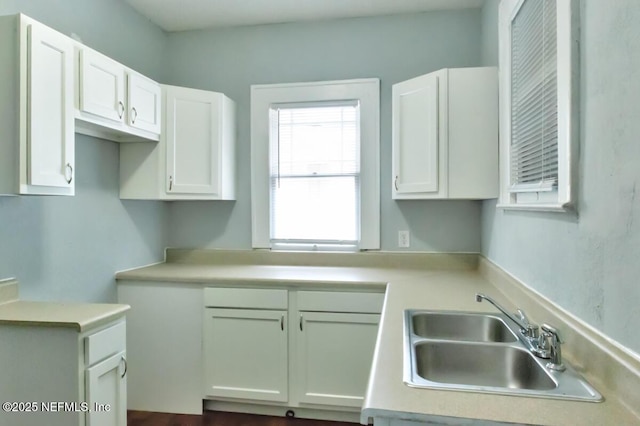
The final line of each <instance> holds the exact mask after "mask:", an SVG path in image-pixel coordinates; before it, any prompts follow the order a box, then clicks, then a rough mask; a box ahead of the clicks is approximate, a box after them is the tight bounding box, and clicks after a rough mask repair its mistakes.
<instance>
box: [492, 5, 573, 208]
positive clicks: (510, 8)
mask: <svg viewBox="0 0 640 426" xmlns="http://www.w3.org/2000/svg"><path fill="white" fill-rule="evenodd" d="M525 1H531V0H501V2H500V6H499V65H500V68H499V69H500V86H499V88H500V198H499V201H498V207H499V208H503V209H518V210H533V211H552V212H565V211H573V210H575V209H576V202H577V185H576V183H577V160H578V155H579V151H578V142H579V116H578V111H579V104H578V102H579V99H578V92H579V91H578V89H579V84H580V83H579V69H580V67H579V65H580V64H579V60H578V42H579V25H578V23H579V17H578V10H579V9H578V6H579V4H578V3H577V1H576V0H557V2H556V8H557V10H556V14H557V16H556V19H557V29H556V31H557V55H558V58H557V67H558V69H557V91H558V184H557V191H539V192H537V191H530V192H528V193H520V194H519V195H520V196H518V195H516V194H515V193H513V192H511V191H510V188H511V22H512V20H513V18H514V17H515V16H516V14H517V12H518V11H519V9H520V7H521V6H522V4H523V3H524V2H525ZM535 1H537V0H535Z"/></svg>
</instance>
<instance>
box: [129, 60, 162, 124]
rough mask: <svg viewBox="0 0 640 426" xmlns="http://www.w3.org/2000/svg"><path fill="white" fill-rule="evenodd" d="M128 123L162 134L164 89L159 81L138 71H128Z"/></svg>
mask: <svg viewBox="0 0 640 426" xmlns="http://www.w3.org/2000/svg"><path fill="white" fill-rule="evenodd" d="M127 105H128V107H129V109H128V113H127V124H129V126H131V127H135V128H136V129H140V130H146V131H148V132H151V133H156V134H160V122H161V121H160V120H161V118H160V117H161V115H162V111H161V105H162V89H161V87H160V85H159V84H158V83H156V82H155V81H153V80H150V79H148V78H146V77H144V76H142V75H140V74H138V73H135V72H132V71H129V72H128V73H127Z"/></svg>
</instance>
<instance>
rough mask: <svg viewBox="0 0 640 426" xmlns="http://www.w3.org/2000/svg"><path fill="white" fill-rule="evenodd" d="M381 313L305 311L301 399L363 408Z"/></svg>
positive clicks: (302, 318)
mask: <svg viewBox="0 0 640 426" xmlns="http://www.w3.org/2000/svg"><path fill="white" fill-rule="evenodd" d="M379 320H380V315H377V314H349V313H333V312H301V313H300V318H299V319H298V321H299V336H298V339H297V342H298V343H297V361H298V374H297V377H296V380H297V382H298V386H297V389H298V392H299V394H298V400H299V401H300V402H303V403H310V404H323V405H337V406H347V407H361V406H362V401H363V400H364V394H365V392H366V389H367V382H368V380H369V371H370V369H371V362H372V359H373V351H374V348H375V344H376V337H377V334H378V322H379Z"/></svg>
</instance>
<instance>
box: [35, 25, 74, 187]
mask: <svg viewBox="0 0 640 426" xmlns="http://www.w3.org/2000/svg"><path fill="white" fill-rule="evenodd" d="M27 38H28V86H29V87H28V100H27V103H28V111H29V113H28V119H27V120H28V133H27V135H28V136H27V150H28V162H27V164H28V166H27V183H28V184H29V185H37V186H47V187H58V188H65V189H67V188H73V186H74V184H73V166H74V115H73V93H74V90H73V44H72V41H71V39H69V38H67V37H65V36H63V35H62V34H60V33H58V32H56V31H54V30H51V29H49V28H47V27H45V26H42V25H37V24H31V25H29V27H28V29H27ZM67 193H68V192H65V194H67Z"/></svg>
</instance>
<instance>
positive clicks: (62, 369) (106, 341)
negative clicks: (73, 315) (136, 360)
mask: <svg viewBox="0 0 640 426" xmlns="http://www.w3.org/2000/svg"><path fill="white" fill-rule="evenodd" d="M0 341H3V342H11V345H1V346H0V365H3V366H5V368H4V369H3V378H2V383H3V384H2V386H0V400H2V401H3V402H10V403H14V404H15V407H9V408H11V409H10V410H6V409H4V410H2V411H0V424H2V425H20V426H41V425H48V426H74V425H77V426H125V425H126V424H127V405H126V389H127V359H126V325H125V321H124V319H122V320H119V321H117V322H114V323H111V324H109V325H107V326H105V327H103V328H102V329H100V330H98V331H96V330H93V331H89V332H84V333H79V332H78V331H77V330H76V329H74V328H65V327H46V326H37V325H33V326H32V325H2V326H0ZM13 408H15V410H13Z"/></svg>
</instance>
